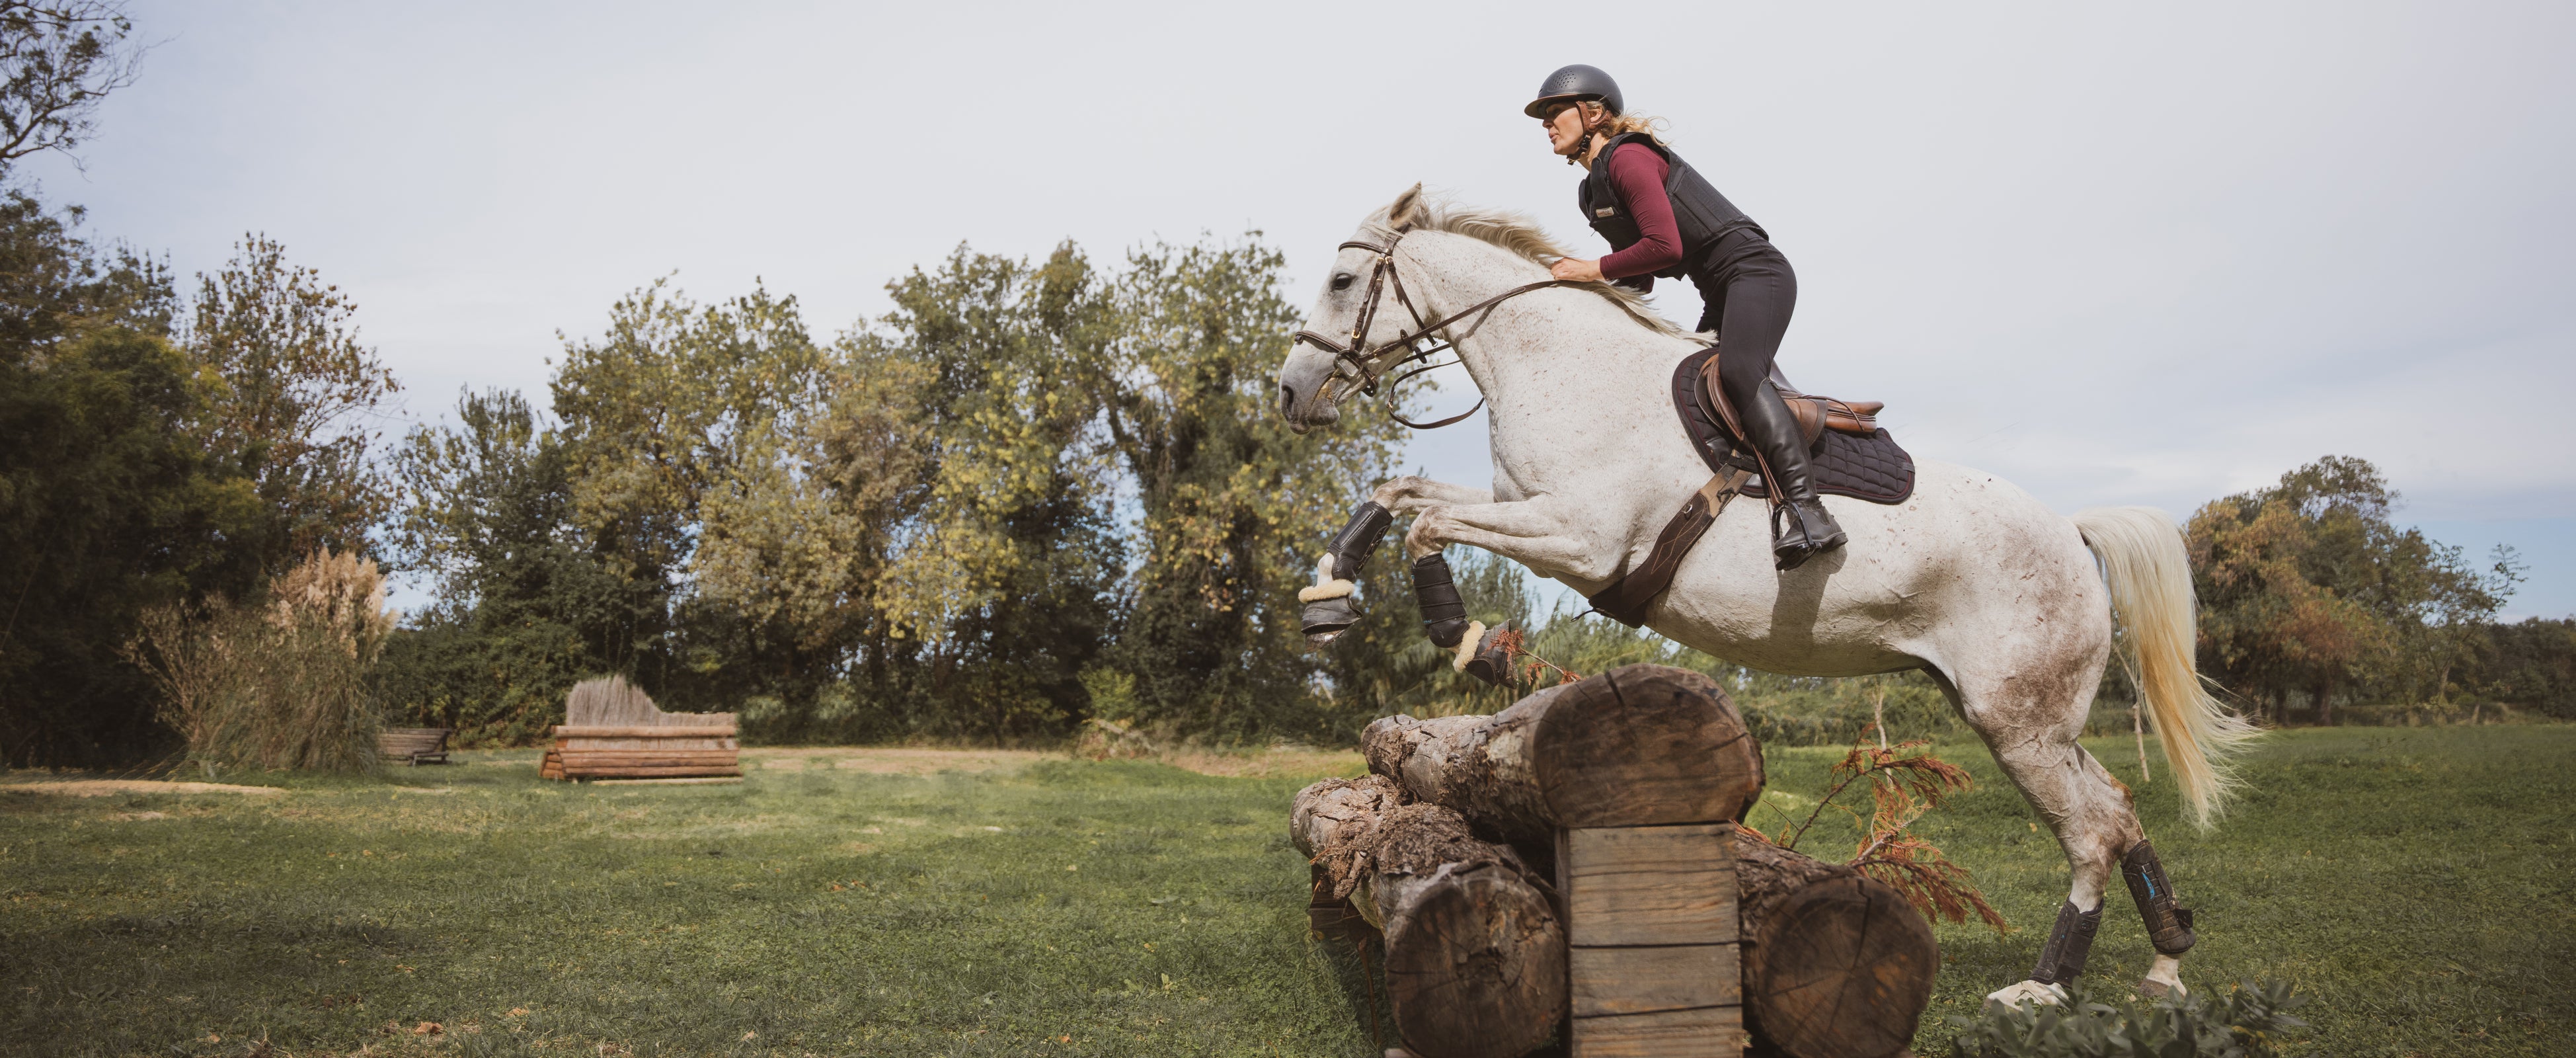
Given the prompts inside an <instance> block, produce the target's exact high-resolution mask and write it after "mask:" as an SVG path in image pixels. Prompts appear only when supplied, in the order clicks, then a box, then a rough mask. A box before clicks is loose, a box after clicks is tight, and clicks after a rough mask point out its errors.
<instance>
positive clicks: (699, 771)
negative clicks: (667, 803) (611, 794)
mask: <svg viewBox="0 0 2576 1058" xmlns="http://www.w3.org/2000/svg"><path fill="white" fill-rule="evenodd" d="M740 774H742V769H740V768H718V767H710V766H707V765H700V764H691V765H686V766H682V767H672V768H656V767H650V766H642V765H621V766H619V767H614V768H567V769H565V770H564V777H565V778H568V779H611V778H615V779H649V778H655V777H659V776H668V777H671V778H682V777H687V776H692V775H740Z"/></svg>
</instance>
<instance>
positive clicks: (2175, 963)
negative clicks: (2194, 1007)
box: [2138, 955, 2191, 999]
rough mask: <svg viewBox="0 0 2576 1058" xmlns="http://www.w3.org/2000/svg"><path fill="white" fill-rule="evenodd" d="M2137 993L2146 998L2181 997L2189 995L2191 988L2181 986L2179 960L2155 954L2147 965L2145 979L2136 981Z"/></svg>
mask: <svg viewBox="0 0 2576 1058" xmlns="http://www.w3.org/2000/svg"><path fill="white" fill-rule="evenodd" d="M2138 994H2139V995H2141V996H2145V997H2147V998H2148V999H2161V998H2163V997H2165V996H2172V997H2173V998H2175V999H2181V998H2182V997H2184V996H2187V995H2190V994H2191V989H2188V988H2184V987H2183V986H2182V966H2181V960H2179V959H2175V958H2173V957H2171V956H2166V955H2159V956H2157V957H2156V961H2155V963H2154V964H2153V965H2150V966H2148V967H2147V977H2146V979H2145V980H2143V981H2140V982H2138Z"/></svg>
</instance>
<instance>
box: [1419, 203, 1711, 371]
mask: <svg viewBox="0 0 2576 1058" xmlns="http://www.w3.org/2000/svg"><path fill="white" fill-rule="evenodd" d="M1392 208H1394V207H1392V206H1389V207H1387V209H1392ZM1369 223H1371V224H1374V225H1377V226H1379V227H1385V226H1386V224H1387V210H1386V209H1381V210H1378V211H1377V212H1376V213H1373V214H1370V215H1369ZM1408 227H1413V228H1423V229H1428V230H1431V231H1445V232H1448V233H1450V234H1452V235H1464V236H1467V237H1468V238H1471V239H1476V240H1478V241H1481V242H1488V243H1492V244H1494V245H1496V246H1499V247H1502V248H1503V249H1506V250H1510V251H1511V252H1513V253H1515V254H1519V255H1520V256H1521V257H1522V258H1523V259H1525V260H1528V261H1529V262H1531V263H1533V264H1539V265H1551V264H1555V263H1556V259H1557V258H1560V257H1571V256H1573V255H1572V254H1569V253H1567V252H1566V251H1565V248H1564V247H1562V246H1558V245H1557V244H1556V240H1554V239H1551V238H1549V237H1548V234H1547V231H1546V229H1544V228H1541V227H1539V226H1538V222H1537V221H1534V220H1531V219H1530V218H1529V215H1528V214H1525V213H1520V212H1516V211H1513V210H1507V209H1486V208H1484V207H1481V206H1462V205H1459V204H1457V203H1454V202H1447V201H1439V200H1434V199H1431V198H1429V197H1427V196H1426V197H1425V198H1423V199H1422V201H1421V204H1420V205H1419V206H1416V207H1415V208H1414V210H1413V217H1412V223H1411V224H1410V225H1408ZM1585 289H1588V290H1591V291H1592V292H1594V293H1596V294H1599V295H1601V296H1602V297H1605V298H1609V299H1610V300H1611V302H1612V303H1613V304H1616V305H1618V306H1619V308H1620V310H1621V311H1624V312H1626V313H1627V314H1628V318H1630V319H1633V320H1635V321H1637V322H1638V323H1641V324H1644V325H1645V326H1646V327H1647V328H1648V329H1651V330H1653V331H1655V332H1656V333H1658V334H1663V335H1668V336H1671V337H1674V338H1688V337H1690V336H1691V332H1690V331H1688V330H1685V329H1683V328H1682V326H1681V325H1679V324H1676V323H1674V322H1673V321H1671V320H1668V319H1665V318H1663V317H1662V316H1661V315H1658V314H1656V312H1655V310H1654V309H1653V308H1652V307H1651V306H1649V305H1648V304H1647V303H1646V296H1645V295H1643V294H1640V293H1638V292H1636V291H1634V290H1630V289H1628V288H1627V287H1623V286H1619V285H1618V284H1615V283H1594V284H1591V285H1590V286H1589V287H1586V288H1585Z"/></svg>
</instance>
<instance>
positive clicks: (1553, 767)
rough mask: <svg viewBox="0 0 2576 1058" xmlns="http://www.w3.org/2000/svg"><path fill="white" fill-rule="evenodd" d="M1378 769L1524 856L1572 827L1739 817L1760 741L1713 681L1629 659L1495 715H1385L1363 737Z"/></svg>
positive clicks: (1755, 790)
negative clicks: (1433, 717) (1628, 662)
mask: <svg viewBox="0 0 2576 1058" xmlns="http://www.w3.org/2000/svg"><path fill="white" fill-rule="evenodd" d="M1361 743H1362V749H1363V750H1364V751H1365V752H1366V754H1367V756H1368V761H1369V770H1370V771H1373V772H1376V773H1377V774H1379V775H1384V776H1387V777H1388V778H1391V779H1394V780H1396V781H1397V782H1398V783H1400V784H1402V786H1403V787H1404V789H1405V790H1406V791H1407V792H1408V793H1410V794H1411V795H1412V796H1414V797H1415V798H1417V799H1420V800H1423V801H1428V802H1431V803H1433V804H1440V805H1446V806H1448V807H1450V808H1453V809H1456V810H1457V811H1458V813H1459V814H1460V815H1463V816H1465V817H1466V818H1467V821H1468V823H1469V824H1471V825H1473V826H1474V827H1475V828H1476V832H1477V833H1478V834H1481V835H1484V836H1486V837H1488V838H1491V839H1494V840H1497V841H1505V842H1509V843H1511V844H1513V845H1515V846H1517V847H1519V848H1521V849H1523V850H1525V851H1530V850H1537V851H1541V852H1543V851H1544V850H1547V849H1549V848H1551V847H1552V845H1553V842H1554V832H1555V831H1556V830H1559V829H1565V828H1576V827H1608V826H1650V825H1661V824H1670V823H1709V822H1716V821H1720V820H1739V821H1740V820H1741V819H1743V817H1744V813H1745V811H1747V810H1748V809H1750V808H1751V807H1752V805H1753V801H1754V799H1755V798H1756V797H1759V796H1761V793H1762V750H1761V747H1760V746H1759V745H1758V744H1756V743H1755V742H1754V740H1753V737H1752V735H1751V734H1750V733H1748V732H1747V731H1746V730H1745V728H1744V718H1743V717H1742V716H1741V715H1740V714H1738V713H1737V712H1736V711H1735V703H1734V702H1732V701H1730V700H1729V699H1728V698H1727V696H1726V690H1725V688H1722V687H1720V686H1718V685H1717V681H1715V680H1712V679H1710V678H1708V677H1707V676H1705V675H1702V674H1700V673H1697V672H1692V671H1690V670H1688V669H1678V668H1673V667H1670V666H1665V665H1628V666H1624V667H1621V668H1617V669H1613V670H1611V671H1609V672H1606V673H1603V674H1601V675H1599V676H1594V677H1591V678H1589V679H1584V680H1579V681H1576V682H1574V683H1570V684H1563V685H1560V686H1556V687H1550V688H1548V689H1546V690H1543V691H1539V692H1538V693H1536V694H1532V695H1530V696H1529V697H1527V698H1523V699H1521V700H1520V701H1519V702H1517V703H1515V704H1514V705H1513V706H1512V707H1511V708H1509V709H1505V710H1503V711H1502V712H1499V713H1495V714H1493V715H1492V716H1452V717H1442V718H1440V719H1436V720H1416V719H1414V718H1412V717H1408V716H1390V717H1387V718H1385V719H1383V720H1379V721H1377V722H1376V723H1373V724H1370V725H1369V727H1368V730H1367V732H1366V733H1364V734H1363V735H1362V736H1361Z"/></svg>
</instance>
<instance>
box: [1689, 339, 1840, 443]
mask: <svg viewBox="0 0 2576 1058" xmlns="http://www.w3.org/2000/svg"><path fill="white" fill-rule="evenodd" d="M1713 351H1714V350H1712V352H1713ZM1693 359H1694V360H1696V361H1698V364H1697V367H1696V369H1695V370H1694V371H1693V372H1692V374H1694V375H1696V376H1698V381H1697V382H1696V383H1695V384H1694V390H1695V393H1694V396H1695V397H1696V399H1697V402H1698V404H1699V410H1700V412H1701V414H1703V415H1706V416H1707V417H1708V419H1709V421H1711V422H1716V423H1727V422H1732V421H1733V417H1732V416H1730V415H1727V414H1726V411H1725V404H1726V393H1725V391H1723V390H1721V389H1719V388H1718V384H1717V357H1715V356H1699V357H1694V358H1693ZM1771 388H1773V389H1776V390H1779V391H1780V399H1781V400H1782V401H1783V402H1785V403H1787V404H1788V405H1789V414H1790V415H1792V416H1795V417H1796V418H1797V420H1798V435H1799V436H1800V437H1802V438H1804V439H1805V440H1806V442H1807V450H1808V452H1810V453H1813V452H1814V451H1815V450H1816V447H1817V444H1818V443H1819V442H1821V441H1823V440H1824V439H1825V438H1824V434H1825V431H1827V430H1832V431H1835V432H1836V433H1847V434H1851V435H1852V436H1855V437H1873V436H1876V435H1877V434H1878V413H1879V410H1880V409H1882V408H1885V407H1887V402H1886V401H1883V400H1863V401H1848V400H1837V399H1835V398H1833V397H1817V396H1811V395H1809V394H1805V393H1800V392H1798V390H1797V388H1796V387H1794V386H1791V385H1790V384H1789V380H1788V379H1786V378H1782V377H1780V368H1779V367H1778V366H1777V365H1774V366H1773V367H1772V368H1771ZM1728 432H1729V433H1733V432H1734V431H1733V430H1729V431H1728Z"/></svg>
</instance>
